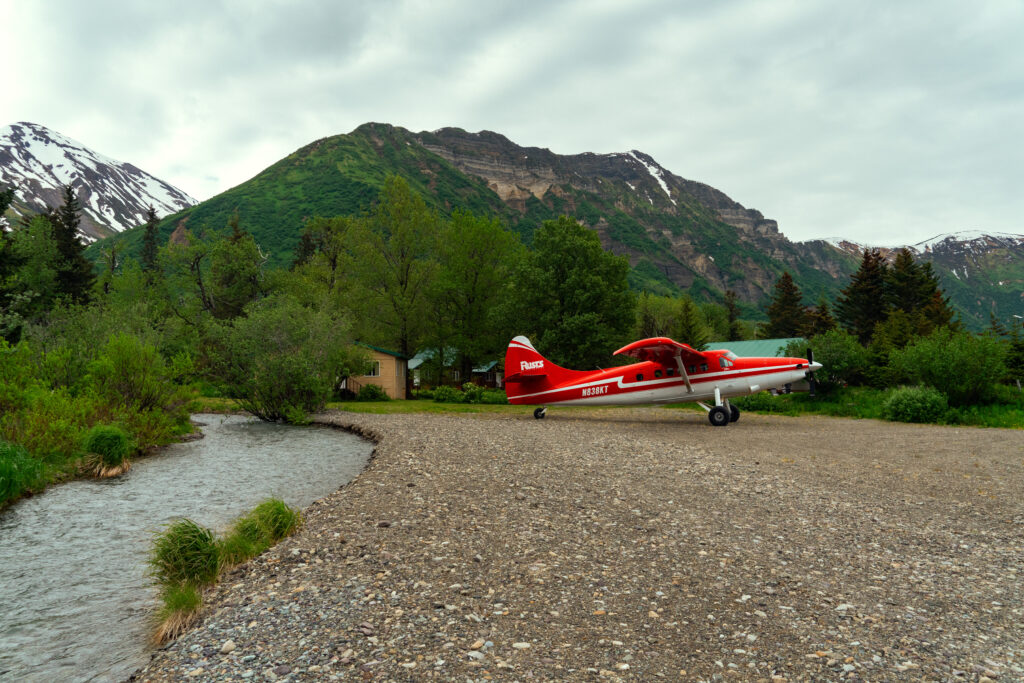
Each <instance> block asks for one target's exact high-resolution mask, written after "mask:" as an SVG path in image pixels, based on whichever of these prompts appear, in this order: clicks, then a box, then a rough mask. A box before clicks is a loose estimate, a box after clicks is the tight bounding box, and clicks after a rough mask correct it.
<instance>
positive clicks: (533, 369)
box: [505, 336, 586, 404]
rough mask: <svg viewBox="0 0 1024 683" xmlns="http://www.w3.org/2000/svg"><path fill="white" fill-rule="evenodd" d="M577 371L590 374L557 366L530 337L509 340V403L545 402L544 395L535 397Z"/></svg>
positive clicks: (506, 367)
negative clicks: (534, 345) (538, 348)
mask: <svg viewBox="0 0 1024 683" xmlns="http://www.w3.org/2000/svg"><path fill="white" fill-rule="evenodd" d="M576 374H586V373H582V372H581V373H577V372H576V371H574V370H567V369H565V368H563V367H559V366H557V365H555V364H554V363H552V362H551V361H549V360H548V359H547V358H545V357H544V356H542V355H540V353H538V352H537V349H535V348H533V344H531V343H530V340H529V339H527V338H526V337H523V336H518V337H516V338H515V339H513V340H512V341H510V342H509V343H508V349H506V351H505V393H506V395H507V396H508V401H509V403H526V404H533V403H543V402H544V399H543V397H542V396H538V397H537V398H536V400H534V399H533V398H532V397H533V396H534V395H536V394H538V393H540V392H544V391H546V390H548V389H550V388H552V387H553V386H555V385H557V384H560V383H562V382H564V381H566V380H568V379H570V378H571V377H572V376H573V375H576Z"/></svg>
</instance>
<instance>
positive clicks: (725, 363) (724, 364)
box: [718, 356, 732, 370]
mask: <svg viewBox="0 0 1024 683" xmlns="http://www.w3.org/2000/svg"><path fill="white" fill-rule="evenodd" d="M718 365H719V367H721V368H722V369H723V370H725V369H728V368H731V367H732V361H731V360H729V359H728V358H726V357H725V356H721V357H720V358H719V359H718Z"/></svg>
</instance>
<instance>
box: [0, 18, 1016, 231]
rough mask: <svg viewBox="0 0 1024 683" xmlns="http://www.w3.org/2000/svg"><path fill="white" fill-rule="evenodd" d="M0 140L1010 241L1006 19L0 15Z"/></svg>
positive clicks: (192, 180) (212, 167) (183, 184)
mask: <svg viewBox="0 0 1024 683" xmlns="http://www.w3.org/2000/svg"><path fill="white" fill-rule="evenodd" d="M0 17H2V25H0V45H3V52H4V59H3V68H2V70H0V73H2V81H0V82H2V93H3V94H2V95H0V126H3V125H7V124H10V123H15V122H17V121H31V122H34V123H39V124H42V125H44V126H47V127H49V128H52V129H54V130H56V131H58V132H60V133H63V134H65V135H67V136H69V137H71V138H74V139H76V140H78V141H79V142H82V143H84V144H85V145H86V146H88V147H91V148H92V149H94V150H96V151H98V152H101V153H103V154H106V155H108V156H111V157H114V158H116V159H119V160H122V161H129V162H131V163H133V164H135V165H136V166H139V167H140V168H142V169H144V170H146V171H148V172H149V173H152V174H153V175H155V176H157V177H159V178H161V179H162V180H165V181H167V182H169V183H171V184H172V185H175V186H177V187H179V188H181V189H182V190H184V191H185V192H187V193H189V194H191V195H192V196H194V197H195V198H197V199H200V200H202V199H207V198H209V197H211V196H213V195H215V194H217V193H219V192H222V191H223V190H226V189H228V188H230V187H233V186H234V185H237V184H238V183H241V182H243V181H245V180H247V179H248V178H251V177H252V176H254V175H256V174H257V173H259V172H260V171H261V170H262V169H264V168H266V167H267V166H269V165H271V164H272V163H274V162H275V161H277V160H279V159H280V158H282V157H284V156H285V155H287V154H289V153H291V152H292V151H294V150H296V149H297V148H299V147H301V146H303V145H305V144H307V143H308V142H311V141H313V140H315V139H318V138H321V137H325V136H328V135H335V134H339V133H347V132H350V131H351V130H352V129H354V128H355V127H357V126H358V125H359V124H361V123H365V122H367V121H378V122H386V123H392V124H395V125H398V126H402V127H405V128H408V129H410V130H413V131H421V130H434V129H437V128H441V127H444V126H457V127H460V128H465V129H467V130H470V131H478V130H483V129H487V130H494V131H497V132H500V133H502V134H504V135H506V136H507V137H509V138H510V139H511V140H512V141H513V142H516V143H518V144H521V145H524V146H538V147H547V148H549V149H551V150H552V151H554V152H556V153H559V154H576V153H580V152H597V153H607V152H623V151H627V150H630V149H639V150H641V151H644V152H647V153H648V154H650V155H652V156H653V157H654V158H655V159H656V160H657V161H658V162H659V163H660V164H661V165H662V166H664V167H666V168H667V169H669V170H670V171H672V172H673V173H675V174H677V175H680V176H682V177H684V178H688V179H691V180H697V181H700V182H703V183H707V184H709V185H712V186H714V187H716V188H718V189H720V190H722V191H723V192H725V193H726V194H727V195H729V196H730V197H732V198H733V199H734V200H736V201H738V202H740V203H741V204H743V205H744V206H747V207H752V208H756V209H759V210H760V211H761V212H762V213H764V214H765V215H766V216H768V217H770V218H774V219H776V220H778V222H779V227H780V229H781V230H782V232H784V233H785V234H786V235H787V236H789V237H790V238H791V239H795V240H804V239H810V238H815V237H832V236H840V237H847V238H852V239H856V240H859V241H862V242H868V243H876V244H895V243H901V244H902V243H913V242H916V241H920V240H924V239H927V238H929V237H932V236H934V235H936V234H940V233H945V232H953V231H959V230H971V229H981V230H990V231H1001V232H1014V233H1024V220H1022V218H1021V217H1022V216H1024V47H1022V46H1021V37H1022V36H1024V3H1021V2H1019V1H1018V0H1005V1H987V0H977V1H974V2H964V1H961V0H922V1H920V2H911V1H901V2H892V1H891V0H885V1H874V0H868V1H862V2H851V1H850V0H836V1H821V2H815V1H812V0H799V1H797V0H793V1H789V0H771V1H770V2H768V1H765V2H753V1H746V0H731V1H723V0H698V1H693V2H690V1H684V0H667V1H660V0H647V1H641V0H631V1H628V2H627V1H625V0H622V1H614V2H613V1H611V0H575V1H571V2H533V1H530V0H519V1H518V2H486V1H485V0H477V1H472V0H429V1H427V0H424V1H418V0H416V1H402V0H394V1H387V0H373V1H367V2H341V1H328V0H323V1H321V2H286V1H284V0H281V1H279V2H265V1H261V0H238V1H237V2H236V1H229V2H219V1H215V0H197V1H193V0H176V1H175V2H149V1H148V0H137V1H135V2H103V1H98V0H90V1H89V2H82V1H81V0H68V1H46V0H40V1H27V2H21V1H17V0H0Z"/></svg>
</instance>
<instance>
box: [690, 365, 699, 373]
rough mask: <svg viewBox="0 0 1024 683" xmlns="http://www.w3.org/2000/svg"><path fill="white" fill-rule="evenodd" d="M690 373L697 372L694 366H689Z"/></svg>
mask: <svg viewBox="0 0 1024 683" xmlns="http://www.w3.org/2000/svg"><path fill="white" fill-rule="evenodd" d="M690 372H691V373H694V372H697V366H696V365H691V366H690Z"/></svg>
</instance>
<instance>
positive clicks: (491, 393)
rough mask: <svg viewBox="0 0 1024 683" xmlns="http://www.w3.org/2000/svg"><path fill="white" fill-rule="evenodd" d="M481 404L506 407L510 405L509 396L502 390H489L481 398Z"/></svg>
mask: <svg viewBox="0 0 1024 683" xmlns="http://www.w3.org/2000/svg"><path fill="white" fill-rule="evenodd" d="M480 403H485V404H489V405H504V404H506V403H508V396H506V395H505V392H504V391H501V390H500V389H488V390H486V391H484V392H483V395H482V396H481V397H480Z"/></svg>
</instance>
